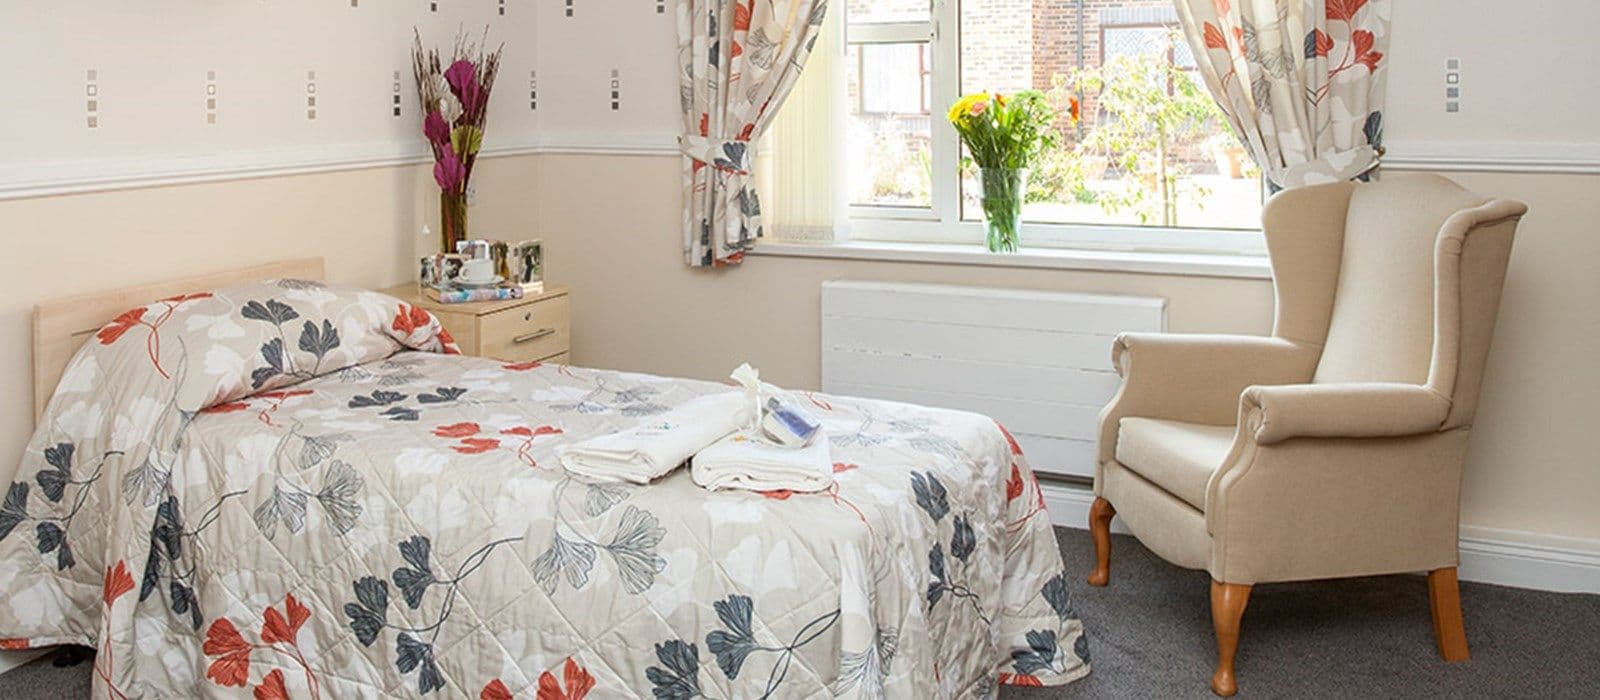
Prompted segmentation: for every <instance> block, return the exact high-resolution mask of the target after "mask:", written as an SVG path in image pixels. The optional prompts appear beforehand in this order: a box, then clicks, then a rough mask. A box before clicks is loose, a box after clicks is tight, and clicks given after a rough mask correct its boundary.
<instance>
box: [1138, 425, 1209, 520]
mask: <svg viewBox="0 0 1600 700" xmlns="http://www.w3.org/2000/svg"><path fill="white" fill-rule="evenodd" d="M1233 435H1234V427H1233V426H1231V425H1229V426H1217V425H1201V424H1199V423H1184V422H1181V421H1175V420H1160V419H1156V418H1123V419H1122V425H1121V429H1120V430H1119V431H1118V436H1117V461H1118V462H1120V463H1122V466H1124V467H1127V468H1128V470H1129V471H1132V472H1134V473H1135V474H1138V475H1139V476H1142V477H1144V478H1145V479H1146V480H1147V481H1149V482H1151V483H1153V484H1155V485H1157V486H1160V487H1161V489H1162V490H1164V491H1166V492H1167V493H1170V494H1172V495H1174V496H1177V497H1178V498H1180V499H1183V501H1184V502H1185V503H1188V504H1189V505H1191V506H1193V507H1194V508H1195V509H1196V510H1200V511H1204V510H1205V505H1206V483H1207V482H1208V481H1210V479H1211V474H1212V473H1213V472H1215V471H1217V468H1218V467H1220V466H1222V461H1223V460H1224V459H1225V458H1227V456H1228V450H1229V448H1231V447H1232V445H1233Z"/></svg>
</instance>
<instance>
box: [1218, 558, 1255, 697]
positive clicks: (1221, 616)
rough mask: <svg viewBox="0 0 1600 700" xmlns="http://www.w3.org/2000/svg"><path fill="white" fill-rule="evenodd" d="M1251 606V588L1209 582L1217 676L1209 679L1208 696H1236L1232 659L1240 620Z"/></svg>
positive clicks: (1236, 645) (1237, 685) (1236, 681)
mask: <svg viewBox="0 0 1600 700" xmlns="http://www.w3.org/2000/svg"><path fill="white" fill-rule="evenodd" d="M1249 602H1250V584H1247V583H1223V582H1221V581H1216V580H1213V581H1212V582H1211V626H1212V627H1215V628H1216V630H1217V672H1216V673H1214V674H1212V676H1211V692H1213V693H1216V694H1217V695H1219V696H1221V697H1225V698H1226V697H1232V696H1233V694H1234V693H1237V692H1239V683H1238V680H1237V679H1236V678H1235V677H1234V675H1233V655H1234V653H1235V652H1237V651H1238V650H1239V620H1240V618H1242V617H1244V606H1245V604H1247V603H1249Z"/></svg>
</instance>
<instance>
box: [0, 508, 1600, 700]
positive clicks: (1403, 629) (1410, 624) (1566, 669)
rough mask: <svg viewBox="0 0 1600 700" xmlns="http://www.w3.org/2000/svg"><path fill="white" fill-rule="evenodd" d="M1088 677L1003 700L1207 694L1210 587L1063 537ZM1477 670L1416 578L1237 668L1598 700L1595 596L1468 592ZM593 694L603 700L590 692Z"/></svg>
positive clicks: (1274, 626) (1299, 589)
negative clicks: (1439, 650) (1095, 563)
mask: <svg viewBox="0 0 1600 700" xmlns="http://www.w3.org/2000/svg"><path fill="white" fill-rule="evenodd" d="M1056 534H1057V537H1058V538H1059V539H1060V540H1061V552H1062V555H1063V557H1065V559H1066V561H1067V568H1068V570H1069V571H1071V572H1072V574H1073V575H1072V576H1071V577H1070V578H1071V581H1072V582H1073V590H1072V600H1073V603H1074V605H1075V607H1076V608H1077V610H1078V613H1079V614H1080V615H1081V616H1082V617H1083V620H1084V624H1085V625H1087V626H1088V628H1089V635H1090V653H1091V656H1092V659H1093V665H1094V672H1093V673H1091V674H1089V677H1088V678H1085V679H1083V680H1081V681H1079V682H1077V683H1074V684H1072V685H1070V686H1067V687H1066V688H1029V689H1016V688H1007V689H1005V690H1003V691H1001V693H1000V696H1001V697H1002V698H1004V699H1005V700H1037V699H1040V698H1209V697H1211V694H1210V691H1209V690H1208V686H1207V683H1208V682H1209V681H1210V679H1211V670H1212V664H1213V663H1214V660H1215V651H1214V646H1213V641H1212V637H1211V617H1210V602H1209V597H1208V596H1209V579H1208V578H1207V576H1206V574H1205V573H1203V572H1196V571H1185V570H1182V569H1178V568H1176V567H1173V566H1171V565H1168V564H1166V563H1164V562H1162V561H1160V560H1159V559H1157V558H1156V557H1155V556H1154V555H1152V554H1151V553H1150V552H1149V550H1146V549H1145V548H1144V547H1143V546H1141V545H1139V543H1138V542H1136V541H1134V540H1133V539H1132V538H1129V537H1122V536H1118V537H1117V538H1116V540H1115V544H1114V554H1113V555H1112V558H1111V585H1110V586H1108V587H1106V588H1101V589H1091V588H1089V586H1088V585H1086V584H1084V583H1083V577H1084V575H1086V574H1087V573H1088V569H1089V562H1090V561H1091V560H1092V556H1093V555H1092V552H1093V549H1092V546H1091V545H1090V543H1089V535H1088V533H1087V532H1084V531H1082V530H1067V529H1060V530H1057V531H1056ZM1461 600H1462V605H1463V607H1464V608H1465V613H1466V619H1467V639H1468V641H1469V642H1470V643H1471V646H1472V660H1471V661H1469V662H1466V663H1459V664H1446V663H1444V662H1443V661H1441V660H1439V657H1438V655H1437V654H1436V653H1435V652H1434V646H1433V625H1432V623H1431V622H1430V620H1429V617H1428V588H1427V583H1426V581H1425V580H1424V579H1423V578H1422V577H1420V576H1382V577H1374V578H1364V579H1350V580H1344V581H1332V582H1318V583H1296V584H1277V585H1263V586H1257V587H1256V590H1255V591H1254V593H1253V594H1252V595H1251V598H1250V606H1249V608H1248V609H1247V610H1246V612H1245V616H1244V624H1243V630H1242V632H1241V640H1242V641H1241V643H1240V649H1239V659H1238V673H1239V697H1241V698H1290V697H1293V698H1334V697H1337V698H1353V697H1362V698H1369V697H1372V698H1418V697H1452V698H1594V697H1600V596H1583V595H1566V594H1560V593H1544V592H1538V591H1526V590H1520V589H1515V588H1503V587H1500V586H1489V585H1484V584H1474V583H1464V584H1462V586H1461ZM89 673H90V667H89V664H88V663H84V664H80V665H78V666H73V667H68V668H55V667H53V666H52V665H51V660H50V658H49V657H46V658H44V659H40V660H38V661H35V662H33V663H31V664H28V665H27V666H23V667H21V668H18V669H15V670H13V671H11V672H9V673H6V674H4V675H0V698H7V699H10V700H35V699H38V700H43V699H45V698H50V699H54V698H78V697H87V696H88V692H89ZM596 697H600V696H598V695H597V696H596Z"/></svg>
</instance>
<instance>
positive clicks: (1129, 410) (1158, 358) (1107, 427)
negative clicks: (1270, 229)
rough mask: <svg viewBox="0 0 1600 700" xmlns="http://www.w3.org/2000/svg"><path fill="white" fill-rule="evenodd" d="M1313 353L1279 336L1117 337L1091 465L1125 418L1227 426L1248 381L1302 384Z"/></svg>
mask: <svg viewBox="0 0 1600 700" xmlns="http://www.w3.org/2000/svg"><path fill="white" fill-rule="evenodd" d="M1317 354H1318V353H1317V349H1316V348H1315V347H1313V346H1309V345H1305V344H1302V343H1296V342H1294V341H1291V340H1286V339H1283V338H1275V337H1270V336H1250V335H1215V334H1198V333H1123V334H1121V335H1118V336H1117V340H1116V342H1115V343H1113V345H1112V350H1111V362H1112V365H1114V366H1115V367H1116V370H1117V374H1119V375H1121V376H1122V378H1123V381H1122V388H1121V389H1120V390H1118V392H1117V395H1116V396H1115V397H1114V398H1112V399H1111V403H1110V404H1108V405H1107V406H1106V407H1105V409H1104V410H1102V411H1101V412H1100V449H1099V454H1100V458H1099V461H1101V462H1104V461H1105V460H1107V459H1110V458H1111V456H1112V455H1113V454H1114V453H1115V450H1116V441H1117V426H1118V422H1119V421H1121V420H1122V419H1123V418H1124V417H1126V416H1141V417H1146V418H1166V419H1170V420H1182V421H1188V422H1192V423H1206V424H1209V425H1228V424H1231V423H1233V421H1234V419H1235V418H1236V417H1237V416H1238V413H1237V411H1238V408H1239V394H1240V392H1242V391H1244V389H1245V388H1246V387H1248V386H1251V385H1253V384H1294V383H1299V382H1304V381H1307V380H1309V379H1310V378H1311V373H1312V371H1313V369H1314V368H1315V367H1316V362H1317Z"/></svg>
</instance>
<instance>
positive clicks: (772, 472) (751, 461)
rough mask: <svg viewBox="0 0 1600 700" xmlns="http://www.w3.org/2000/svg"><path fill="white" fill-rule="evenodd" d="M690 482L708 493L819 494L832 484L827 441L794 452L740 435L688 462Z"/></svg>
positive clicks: (821, 439)
mask: <svg viewBox="0 0 1600 700" xmlns="http://www.w3.org/2000/svg"><path fill="white" fill-rule="evenodd" d="M689 465H690V466H689V472H690V474H691V475H693V476H694V483H696V484H699V485H701V486H703V487H705V488H708V489H711V490H713V491H714V490H717V489H746V490H749V491H775V490H779V489H783V490H789V491H802V492H808V491H821V490H823V489H826V488H828V486H830V485H832V484H833V462H832V458H831V455H830V454H829V451H828V438H827V436H826V435H818V436H817V437H816V439H815V440H813V441H812V442H811V444H810V445H808V446H806V447H803V448H800V449H795V448H792V447H783V446H780V445H775V444H772V443H770V442H768V441H766V440H763V439H762V438H760V437H753V436H751V435H750V434H749V433H746V432H740V433H736V434H734V435H729V436H727V437H725V438H722V439H721V440H718V441H717V442H716V443H715V444H713V445H711V446H710V447H707V448H705V449H703V450H700V452H699V454H696V455H695V456H694V459H693V460H691V461H690V462H689Z"/></svg>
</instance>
